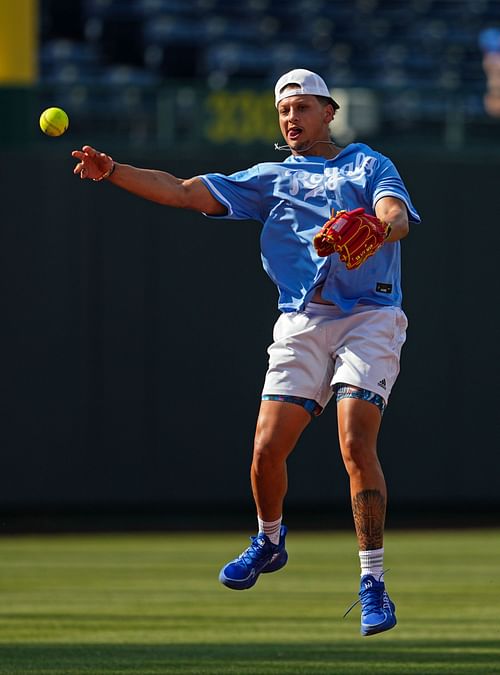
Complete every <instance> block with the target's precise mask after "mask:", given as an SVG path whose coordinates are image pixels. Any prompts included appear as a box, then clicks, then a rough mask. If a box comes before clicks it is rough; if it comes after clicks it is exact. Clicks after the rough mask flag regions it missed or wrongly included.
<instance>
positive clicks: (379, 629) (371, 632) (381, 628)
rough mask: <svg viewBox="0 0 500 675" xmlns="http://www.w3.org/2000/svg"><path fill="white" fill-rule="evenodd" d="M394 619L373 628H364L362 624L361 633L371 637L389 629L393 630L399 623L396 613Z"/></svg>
mask: <svg viewBox="0 0 500 675" xmlns="http://www.w3.org/2000/svg"><path fill="white" fill-rule="evenodd" d="M392 618H393V619H394V621H390V622H388V621H385V622H384V623H381V624H379V625H378V626H373V627H371V628H363V625H361V635H362V636H363V637H369V636H370V635H377V634H378V633H385V631H387V630H391V628H394V626H396V624H397V623H398V622H397V620H396V617H395V616H394V614H393V615H392Z"/></svg>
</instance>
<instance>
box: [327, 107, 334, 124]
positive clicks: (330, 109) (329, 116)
mask: <svg viewBox="0 0 500 675" xmlns="http://www.w3.org/2000/svg"><path fill="white" fill-rule="evenodd" d="M334 117H335V109H334V107H333V105H326V106H325V122H326V123H327V124H330V122H331V121H332V120H333V118H334Z"/></svg>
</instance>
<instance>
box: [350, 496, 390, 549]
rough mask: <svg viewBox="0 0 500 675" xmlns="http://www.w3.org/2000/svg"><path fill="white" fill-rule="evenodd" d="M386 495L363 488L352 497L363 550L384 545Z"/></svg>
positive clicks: (359, 540)
mask: <svg viewBox="0 0 500 675" xmlns="http://www.w3.org/2000/svg"><path fill="white" fill-rule="evenodd" d="M385 506H386V503H385V497H384V496H383V495H382V493H381V492H379V491H378V490H363V491H362V492H358V494H356V495H354V497H353V498H352V513H353V516H354V526H355V528H356V534H357V537H358V542H359V548H360V550H361V551H373V550H375V549H378V548H382V546H383V545H384V522H385Z"/></svg>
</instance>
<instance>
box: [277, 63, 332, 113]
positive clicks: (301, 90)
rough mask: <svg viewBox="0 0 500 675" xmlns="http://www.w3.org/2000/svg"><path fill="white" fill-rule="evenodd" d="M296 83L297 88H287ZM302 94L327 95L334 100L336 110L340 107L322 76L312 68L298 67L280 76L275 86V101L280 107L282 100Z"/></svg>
mask: <svg viewBox="0 0 500 675" xmlns="http://www.w3.org/2000/svg"><path fill="white" fill-rule="evenodd" d="M291 84H293V85H296V88H295V89H286V90H285V87H288V86H289V85H291ZM301 94H312V95H313V96H325V97H326V98H329V99H330V101H331V102H332V105H333V107H334V108H335V110H338V109H339V108H340V106H339V104H338V103H337V102H336V101H334V100H333V98H332V95H331V94H330V90H329V89H328V87H327V86H326V82H325V81H324V79H323V78H322V77H320V76H319V75H317V74H316V73H313V72H312V71H311V70H305V69H304V68H296V69H295V70H290V71H289V72H288V73H285V74H284V75H282V76H281V77H280V79H279V80H278V81H277V82H276V86H275V88H274V102H275V106H276V107H278V104H279V102H280V101H282V100H283V99H284V98H287V97H288V96H300V95H301Z"/></svg>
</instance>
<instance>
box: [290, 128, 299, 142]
mask: <svg viewBox="0 0 500 675" xmlns="http://www.w3.org/2000/svg"><path fill="white" fill-rule="evenodd" d="M301 133H302V129H301V128H300V127H292V128H291V129H289V130H288V138H289V139H290V140H291V141H296V140H297V138H298V137H299V136H300V134H301Z"/></svg>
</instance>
